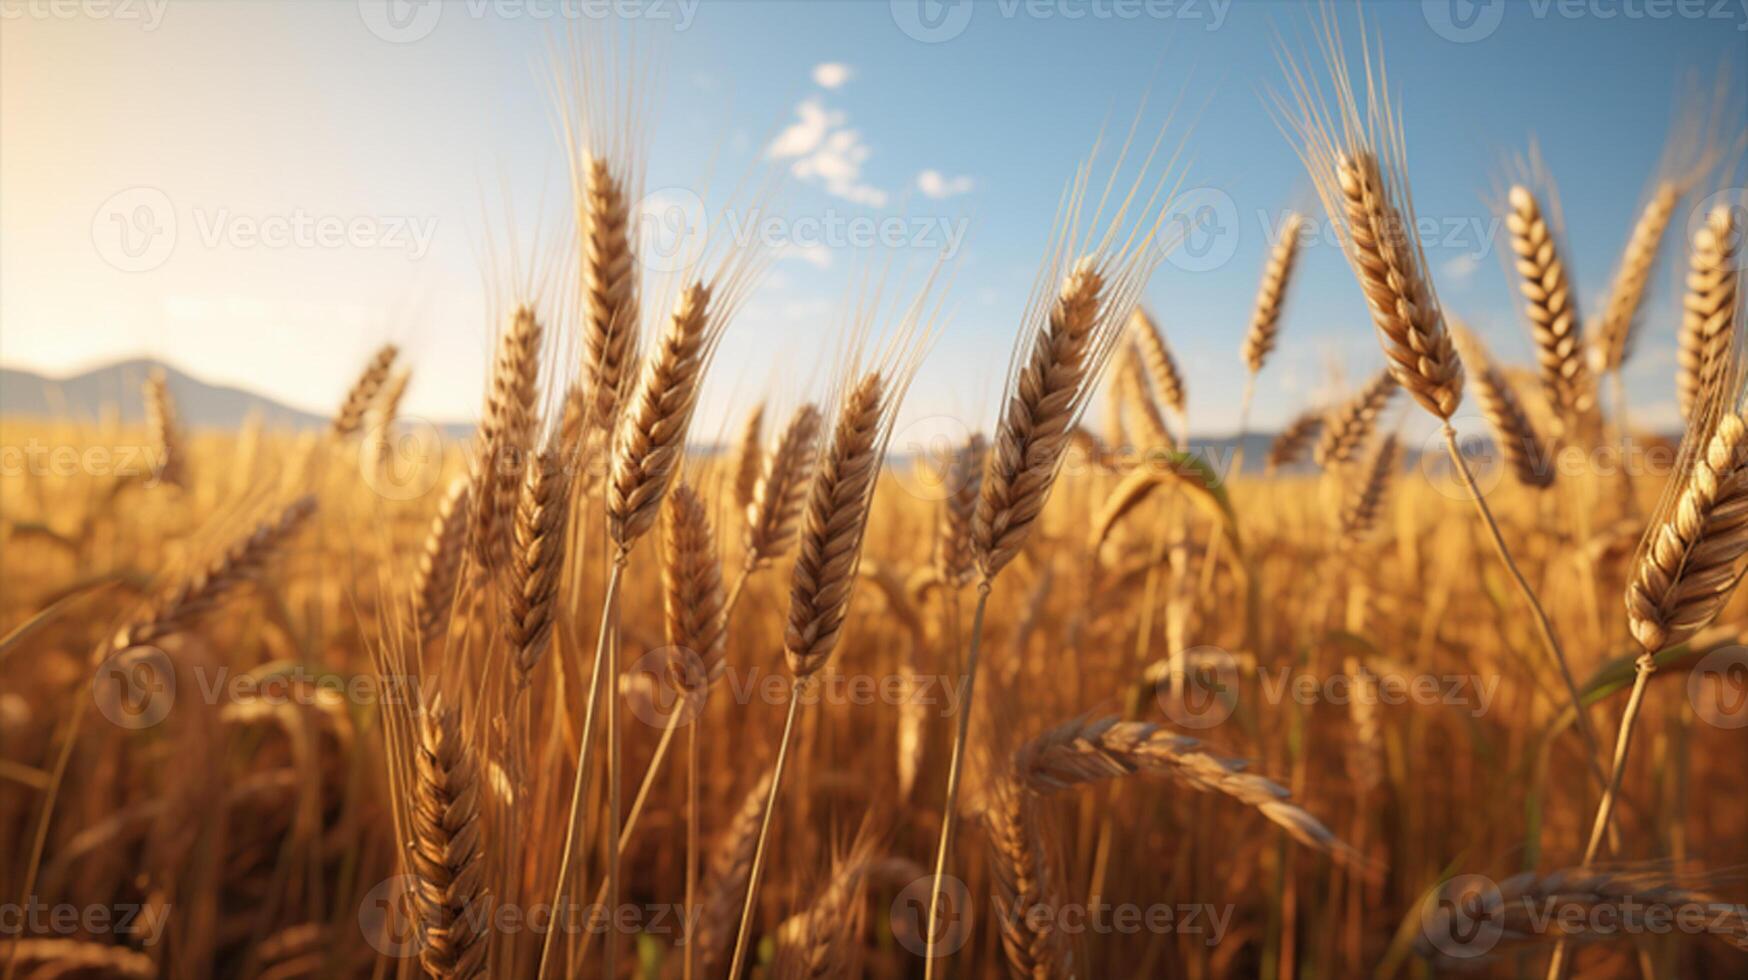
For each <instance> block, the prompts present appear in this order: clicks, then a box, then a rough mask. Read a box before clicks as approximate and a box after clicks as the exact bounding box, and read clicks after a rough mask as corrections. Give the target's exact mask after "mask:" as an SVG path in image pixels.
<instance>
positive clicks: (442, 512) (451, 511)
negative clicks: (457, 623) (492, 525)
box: [413, 475, 469, 641]
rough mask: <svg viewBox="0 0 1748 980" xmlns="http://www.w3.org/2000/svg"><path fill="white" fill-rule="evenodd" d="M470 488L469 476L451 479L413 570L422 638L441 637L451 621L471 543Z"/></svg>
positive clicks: (416, 614) (416, 618)
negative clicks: (469, 533)
mask: <svg viewBox="0 0 1748 980" xmlns="http://www.w3.org/2000/svg"><path fill="white" fill-rule="evenodd" d="M468 487H469V481H468V478H467V477H466V476H465V475H463V476H458V477H456V478H455V479H454V480H452V481H450V484H449V489H448V490H446V491H444V494H443V499H442V500H440V501H438V504H437V514H436V516H434V517H432V518H431V529H430V530H429V531H427V532H426V534H425V546H424V548H423V549H421V550H420V552H419V563H418V566H417V567H416V568H415V569H414V571H413V600H414V602H416V603H417V604H418V609H417V611H416V613H415V620H416V622H417V624H418V629H419V637H420V639H421V640H425V641H429V640H433V639H435V638H437V636H439V635H440V634H441V633H442V632H443V630H444V627H445V625H446V624H447V623H448V621H449V610H450V608H451V606H452V605H453V603H454V601H455V587H456V584H457V582H459V581H460V578H461V563H462V555H463V551H464V546H465V545H466V542H467V518H468V514H469V509H468V505H467V497H468V493H469V489H468Z"/></svg>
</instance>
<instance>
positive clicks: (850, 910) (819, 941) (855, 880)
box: [771, 830, 875, 980]
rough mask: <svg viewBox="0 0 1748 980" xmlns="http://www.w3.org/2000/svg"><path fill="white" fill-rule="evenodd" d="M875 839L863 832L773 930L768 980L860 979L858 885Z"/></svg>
mask: <svg viewBox="0 0 1748 980" xmlns="http://www.w3.org/2000/svg"><path fill="white" fill-rule="evenodd" d="M874 845H875V838H874V837H873V836H872V835H871V834H869V833H868V832H867V831H866V830H864V831H863V832H862V833H861V834H860V835H859V836H858V837H857V838H856V840H855V841H854V842H853V843H852V844H851V845H850V847H849V848H848V850H846V851H845V852H844V853H843V854H840V855H838V856H836V857H834V858H833V859H832V866H831V870H830V872H829V873H828V874H827V875H826V878H825V882H824V884H823V886H822V887H820V888H819V889H818V890H817V891H815V892H814V893H813V900H812V903H811V904H810V905H809V906H808V908H807V909H806V911H804V912H801V913H799V914H797V915H794V916H792V917H790V918H789V919H788V920H787V921H785V922H784V923H783V925H782V927H781V928H779V929H778V930H777V950H776V961H775V962H774V963H773V964H772V968H771V975H772V977H773V978H774V980H849V978H851V977H859V976H861V975H862V971H861V969H860V967H861V962H860V961H861V952H862V951H861V948H860V946H861V932H862V926H863V920H864V918H865V917H866V914H865V909H864V903H863V901H862V891H863V888H862V886H863V884H864V882H865V881H866V880H867V878H868V875H869V873H870V872H871V871H872V870H873V869H874V863H875V862H874Z"/></svg>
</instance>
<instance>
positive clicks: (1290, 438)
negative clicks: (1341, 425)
mask: <svg viewBox="0 0 1748 980" xmlns="http://www.w3.org/2000/svg"><path fill="white" fill-rule="evenodd" d="M1325 414H1326V413H1325V412H1323V411H1322V410H1321V409H1316V408H1312V409H1308V410H1306V411H1304V412H1301V413H1299V414H1298V415H1296V416H1294V418H1293V420H1292V421H1290V422H1288V423H1287V424H1286V425H1285V426H1283V427H1282V428H1281V431H1280V432H1279V433H1277V434H1276V435H1275V438H1274V441H1273V442H1271V443H1269V454H1268V464H1267V465H1268V471H1269V472H1270V473H1271V474H1272V473H1273V472H1274V471H1275V470H1278V469H1280V468H1281V467H1283V466H1292V465H1293V464H1294V463H1297V462H1298V461H1300V460H1301V459H1304V458H1305V455H1306V453H1308V452H1309V451H1310V449H1311V445H1312V443H1313V442H1315V441H1316V440H1317V437H1318V434H1319V433H1320V432H1322V430H1323V419H1324V417H1325Z"/></svg>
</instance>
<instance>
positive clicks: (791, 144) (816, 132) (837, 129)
mask: <svg viewBox="0 0 1748 980" xmlns="http://www.w3.org/2000/svg"><path fill="white" fill-rule="evenodd" d="M795 114H796V116H797V119H796V121H795V122H793V123H791V124H790V125H789V128H787V129H785V130H783V132H781V133H778V134H777V138H776V139H775V140H772V141H771V146H770V150H769V151H768V152H769V153H770V155H771V156H772V157H775V158H776V159H779V160H786V159H793V160H794V161H795V162H794V163H793V164H791V165H790V170H791V171H792V172H793V173H794V174H795V176H797V177H800V178H801V179H803V180H818V181H819V182H820V183H822V184H824V185H825V189H826V192H827V193H829V194H831V195H833V196H835V197H841V198H843V199H844V200H846V201H852V202H854V203H856V204H865V205H868V206H869V207H876V208H878V207H884V206H885V205H886V192H885V191H883V190H880V189H879V188H877V187H873V186H870V185H868V184H865V183H863V182H862V164H863V163H865V162H867V160H868V155H869V154H870V153H871V152H872V151H871V150H870V149H869V147H868V144H867V143H865V142H863V141H862V134H861V133H860V132H858V131H857V130H854V129H850V128H848V126H847V123H848V121H849V120H848V117H847V116H845V114H844V113H843V112H842V111H841V110H828V109H826V107H825V104H824V103H822V102H821V101H820V100H819V99H816V98H815V99H807V100H805V101H803V102H802V103H801V104H800V105H798V106H796V107H795Z"/></svg>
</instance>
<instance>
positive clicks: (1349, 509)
mask: <svg viewBox="0 0 1748 980" xmlns="http://www.w3.org/2000/svg"><path fill="white" fill-rule="evenodd" d="M1399 448H1400V444H1399V443H1398V442H1397V441H1396V437H1395V436H1394V435H1388V436H1385V437H1384V439H1383V441H1382V442H1380V443H1379V444H1378V448H1377V449H1376V450H1375V451H1374V452H1373V453H1372V465H1371V466H1369V467H1368V468H1367V469H1366V473H1365V477H1364V478H1363V479H1361V480H1360V481H1359V482H1358V483H1356V484H1355V485H1354V486H1353V487H1351V488H1349V491H1348V497H1347V500H1346V501H1344V502H1343V504H1342V507H1341V515H1340V519H1339V521H1338V523H1337V529H1338V530H1339V531H1340V532H1341V540H1342V543H1343V544H1344V545H1350V546H1351V545H1353V544H1355V543H1357V542H1358V541H1360V540H1361V539H1362V538H1364V537H1365V536H1366V535H1367V534H1370V533H1371V531H1372V530H1373V529H1374V528H1376V527H1377V526H1378V515H1379V514H1380V513H1381V512H1382V511H1383V508H1384V498H1385V497H1386V496H1387V495H1388V494H1389V492H1390V482H1391V480H1392V479H1394V477H1395V475H1396V464H1397V462H1398V450H1399Z"/></svg>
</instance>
